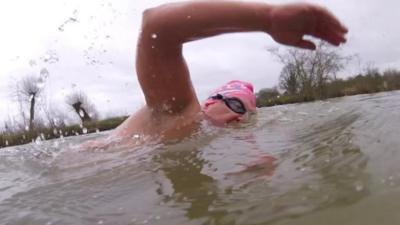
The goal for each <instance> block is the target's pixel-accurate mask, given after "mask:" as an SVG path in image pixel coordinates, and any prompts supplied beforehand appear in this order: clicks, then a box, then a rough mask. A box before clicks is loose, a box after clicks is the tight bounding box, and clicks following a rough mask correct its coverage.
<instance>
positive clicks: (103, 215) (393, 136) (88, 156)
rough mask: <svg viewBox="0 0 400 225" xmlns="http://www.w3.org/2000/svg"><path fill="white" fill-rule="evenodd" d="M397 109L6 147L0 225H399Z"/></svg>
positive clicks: (392, 99) (326, 106) (387, 96)
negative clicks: (173, 134)
mask: <svg viewBox="0 0 400 225" xmlns="http://www.w3.org/2000/svg"><path fill="white" fill-rule="evenodd" d="M399 100H400V93H399V92H391V93H381V94H376V95H362V96H355V97H346V98H340V99H333V100H329V101H325V102H315V103H308V104H298V105H290V106H279V107H273V108H266V109H260V112H259V114H258V115H257V119H256V120H254V121H252V122H251V123H250V124H247V125H244V126H242V127H230V128H213V127H207V126H206V127H204V129H203V130H202V131H199V132H198V133H196V134H195V135H193V137H190V138H187V139H185V140H183V141H180V142H175V143H167V144H165V143H164V144H160V143H147V144H146V145H139V144H138V143H139V142H132V143H136V144H131V145H116V144H115V143H114V144H110V145H107V146H105V147H104V148H92V149H85V150H82V149H79V148H76V147H74V146H76V145H77V144H79V143H82V142H84V141H87V140H94V139H96V138H104V137H105V136H107V134H106V133H102V134H95V135H87V136H82V137H74V138H69V139H68V138H67V139H65V140H64V141H51V142H43V143H40V144H34V145H26V146H19V147H14V148H5V149H2V150H1V151H0V223H1V224H163V225H164V224H367V225H368V224H371V225H372V224H374V225H375V224H377V220H376V219H373V218H374V215H379V216H383V215H384V216H385V218H386V219H387V220H383V221H380V223H381V224H396V222H393V221H398V218H397V213H396V211H395V210H394V209H392V208H390V207H389V206H392V207H394V208H398V207H397V205H396V204H397V202H398V201H395V200H396V199H397V197H398V196H399V194H398V193H400V190H399V187H400V173H399V172H398V171H400V166H399V164H398V160H400V154H399V152H398V149H397V146H399V144H400V140H399V138H398V131H397V129H398V127H399V125H400V105H399V104H397V103H396V102H399ZM380 205H384V206H382V207H380ZM386 206H387V207H386ZM348 221H351V222H348ZM386 221H391V223H389V222H386Z"/></svg>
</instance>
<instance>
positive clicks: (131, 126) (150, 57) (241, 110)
mask: <svg viewBox="0 0 400 225" xmlns="http://www.w3.org/2000/svg"><path fill="white" fill-rule="evenodd" d="M234 32H264V33H267V34H269V35H270V36H271V37H272V38H273V39H274V40H275V41H276V42H278V43H281V44H284V45H288V46H295V47H299V48H303V49H309V50H315V49H316V45H315V44H314V43H313V42H312V41H311V40H308V39H305V38H304V36H305V35H309V36H312V37H314V38H318V39H321V40H324V41H327V42H329V43H330V44H332V45H334V46H339V45H340V44H343V43H345V42H346V37H345V35H346V33H347V28H346V27H345V26H344V25H343V24H342V23H341V22H339V20H338V19H337V18H336V17H335V16H334V15H333V14H332V13H330V12H329V11H328V10H327V9H325V8H323V7H321V6H318V5H314V4H308V3H296V4H284V5H273V4H266V3H261V2H259V3H258V2H240V1H215V0H208V1H207V0H206V1H188V2H179V3H172V4H165V5H161V6H158V7H155V8H151V9H147V10H146V11H145V12H144V13H143V20H142V28H141V33H140V35H139V40H138V45H137V57H136V71H137V76H138V79H139V83H140V86H141V88H142V91H143V93H144V96H145V100H146V105H145V106H144V107H143V108H141V109H140V110H139V111H137V112H136V113H134V114H133V115H131V116H130V117H129V118H128V119H127V120H125V121H124V122H123V123H122V124H121V125H120V126H119V127H117V128H116V129H115V131H114V132H113V134H112V136H114V137H120V138H124V137H132V136H133V135H138V134H140V135H145V136H157V137H161V139H163V140H166V139H172V138H180V137H185V136H187V135H188V134H190V133H191V132H193V130H195V129H196V128H198V126H199V121H202V120H207V121H210V122H211V123H213V124H215V125H225V124H231V123H238V122H242V121H246V120H248V118H249V115H251V114H253V113H255V111H256V103H255V102H256V97H255V94H254V89H253V85H251V84H250V83H248V82H244V81H237V80H236V81H231V82H229V83H227V84H226V85H224V86H222V87H220V88H218V89H217V90H216V91H215V92H214V93H213V94H212V95H211V96H210V97H209V98H208V99H206V101H205V102H204V103H203V104H200V102H199V100H198V98H197V96H196V93H195V89H194V87H193V85H192V82H191V80H190V74H189V69H188V67H187V65H186V63H185V59H184V57H183V54H182V46H183V44H184V43H186V42H190V41H195V40H200V39H203V38H208V37H212V36H216V35H220V34H225V33H234Z"/></svg>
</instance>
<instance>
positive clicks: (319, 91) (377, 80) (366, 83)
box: [257, 69, 400, 107]
mask: <svg viewBox="0 0 400 225" xmlns="http://www.w3.org/2000/svg"><path fill="white" fill-rule="evenodd" d="M393 90H400V71H399V70H396V69H388V70H386V71H384V72H382V73H381V72H379V70H378V69H369V70H367V71H366V72H365V73H364V74H359V75H356V76H352V77H349V78H347V79H333V80H331V81H327V82H326V83H325V84H323V85H322V87H321V86H315V87H311V86H310V88H309V90H300V89H298V90H296V91H295V93H289V92H288V91H285V92H284V93H280V92H279V91H278V88H276V87H275V88H264V89H261V90H260V91H259V92H258V93H257V106H258V107H266V106H274V105H282V104H290V103H298V102H307V101H314V100H321V99H327V98H335V97H342V96H348V95H357V94H368V93H376V92H382V91H393Z"/></svg>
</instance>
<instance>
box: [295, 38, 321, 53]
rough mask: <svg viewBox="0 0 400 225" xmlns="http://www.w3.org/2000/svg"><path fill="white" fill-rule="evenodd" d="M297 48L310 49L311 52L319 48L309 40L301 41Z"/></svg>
mask: <svg viewBox="0 0 400 225" xmlns="http://www.w3.org/2000/svg"><path fill="white" fill-rule="evenodd" d="M296 47H299V48H304V49H309V50H315V49H317V46H316V45H315V44H314V43H313V42H311V41H309V40H304V39H303V40H300V41H299V42H298V43H297V44H296Z"/></svg>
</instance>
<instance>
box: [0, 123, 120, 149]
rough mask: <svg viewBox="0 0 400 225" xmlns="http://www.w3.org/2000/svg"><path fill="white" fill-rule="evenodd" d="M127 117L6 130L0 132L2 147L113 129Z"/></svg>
mask: <svg viewBox="0 0 400 225" xmlns="http://www.w3.org/2000/svg"><path fill="white" fill-rule="evenodd" d="M126 118H127V117H116V118H110V119H105V120H101V121H90V122H84V123H82V124H80V125H65V124H62V125H48V126H45V125H41V126H36V127H35V129H32V130H29V129H19V130H16V129H13V130H4V131H1V132H0V148H2V147H7V146H14V145H22V144H27V143H32V142H33V143H40V142H42V141H45V140H49V139H54V138H64V137H68V136H77V135H82V134H88V133H95V132H101V131H105V130H111V129H114V128H115V127H117V126H118V125H120V124H121V123H122V122H123V121H124V120H125V119H126Z"/></svg>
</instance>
